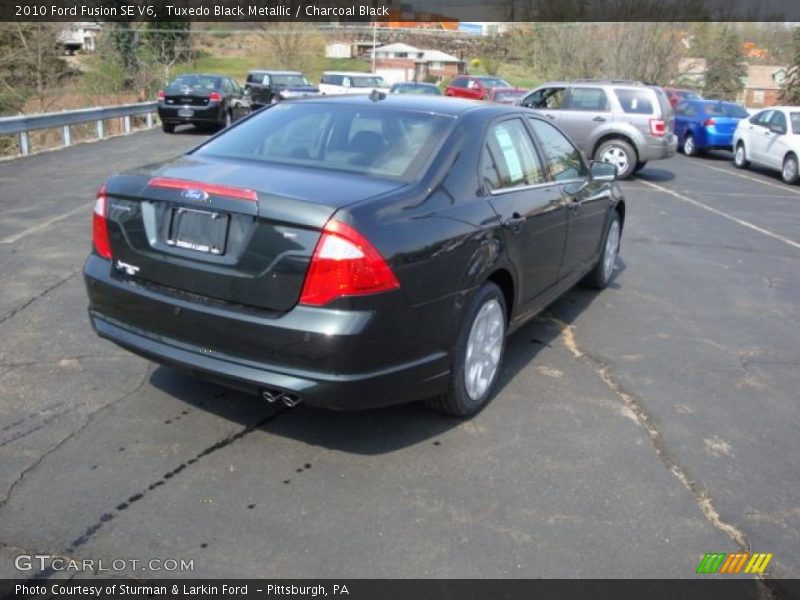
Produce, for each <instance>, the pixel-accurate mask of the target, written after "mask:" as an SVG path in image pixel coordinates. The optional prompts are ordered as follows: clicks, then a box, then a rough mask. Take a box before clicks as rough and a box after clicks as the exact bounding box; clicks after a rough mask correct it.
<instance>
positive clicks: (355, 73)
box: [322, 71, 381, 77]
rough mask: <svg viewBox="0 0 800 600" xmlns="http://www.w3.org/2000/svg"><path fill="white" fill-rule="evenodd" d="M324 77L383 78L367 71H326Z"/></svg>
mask: <svg viewBox="0 0 800 600" xmlns="http://www.w3.org/2000/svg"><path fill="white" fill-rule="evenodd" d="M322 74H323V75H347V76H348V77H357V76H359V75H361V76H364V77H381V75H380V74H379V73H369V72H367V71H324V72H323V73H322Z"/></svg>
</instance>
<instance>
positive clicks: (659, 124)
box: [650, 119, 667, 137]
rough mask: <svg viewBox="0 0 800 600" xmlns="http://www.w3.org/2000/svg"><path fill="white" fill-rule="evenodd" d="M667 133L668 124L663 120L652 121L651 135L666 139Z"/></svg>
mask: <svg viewBox="0 0 800 600" xmlns="http://www.w3.org/2000/svg"><path fill="white" fill-rule="evenodd" d="M665 133H667V122H666V121H664V120H663V119H650V135H654V136H656V137H664V134H665Z"/></svg>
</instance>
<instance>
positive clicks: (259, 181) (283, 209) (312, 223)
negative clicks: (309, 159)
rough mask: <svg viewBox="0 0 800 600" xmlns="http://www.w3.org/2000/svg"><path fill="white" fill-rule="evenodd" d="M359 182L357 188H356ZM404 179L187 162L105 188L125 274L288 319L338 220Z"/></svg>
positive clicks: (115, 250) (116, 253) (117, 258)
mask: <svg viewBox="0 0 800 600" xmlns="http://www.w3.org/2000/svg"><path fill="white" fill-rule="evenodd" d="M354 177H355V178H357V179H358V180H359V181H358V185H354V184H355V183H356V182H354ZM401 185H403V184H402V183H400V182H397V181H390V180H383V179H376V178H371V177H366V176H364V177H360V176H354V175H352V174H348V175H343V174H342V175H340V174H337V173H330V172H320V171H316V170H310V169H304V168H299V167H298V168H289V167H285V166H277V165H269V164H264V163H256V162H253V163H243V162H242V161H236V162H234V161H228V160H225V159H210V158H205V157H204V158H198V157H192V156H187V157H183V158H181V159H178V160H177V161H174V162H172V163H169V164H167V165H164V166H159V167H156V168H154V169H143V170H140V171H134V172H131V173H128V174H125V175H118V176H116V177H114V178H112V179H111V180H110V181H109V182H108V186H107V189H106V195H107V198H108V202H107V216H108V230H109V237H110V242H111V251H112V256H113V260H114V263H113V264H114V266H115V268H116V269H117V271H118V272H119V274H120V276H124V277H130V278H132V279H135V280H140V281H143V282H149V283H151V284H157V285H161V286H165V287H168V288H172V289H174V290H178V291H181V292H188V293H190V294H196V295H200V296H204V297H208V298H211V299H216V300H222V301H226V302H230V303H235V304H240V305H244V306H251V307H257V308H263V309H268V310H273V311H286V310H289V309H290V308H292V307H293V306H294V305H295V304H296V302H297V299H298V298H299V296H300V292H301V290H302V287H303V282H304V280H305V274H306V270H307V267H308V264H309V261H310V259H311V256H312V254H313V251H314V248H315V246H316V243H317V241H318V239H319V236H320V231H321V229H322V228H323V227H324V225H325V223H326V222H327V221H328V220H329V219H330V217H331V216H332V215H333V214H334V213H335V212H336V211H337V210H338V209H339V208H341V207H342V206H345V205H346V204H349V203H351V202H356V201H359V200H363V199H366V198H369V197H372V196H375V195H380V194H383V193H386V192H389V191H391V190H393V189H396V188H397V187H399V186H401Z"/></svg>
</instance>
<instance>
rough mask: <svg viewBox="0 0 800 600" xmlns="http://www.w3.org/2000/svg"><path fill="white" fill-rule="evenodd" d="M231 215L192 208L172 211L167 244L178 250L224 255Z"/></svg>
mask: <svg viewBox="0 0 800 600" xmlns="http://www.w3.org/2000/svg"><path fill="white" fill-rule="evenodd" d="M228 221H230V215H225V214H222V213H217V212H208V211H205V210H194V209H191V208H174V209H172V219H171V221H170V226H169V238H168V239H167V244H169V245H170V246H175V247H177V248H185V249H187V250H195V251H196V252H206V253H209V254H224V253H225V243H226V241H227V238H228Z"/></svg>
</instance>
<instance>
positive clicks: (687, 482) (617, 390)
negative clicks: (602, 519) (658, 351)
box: [549, 316, 750, 552]
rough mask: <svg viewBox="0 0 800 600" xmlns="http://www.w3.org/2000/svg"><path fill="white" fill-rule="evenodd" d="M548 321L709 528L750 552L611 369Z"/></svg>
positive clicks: (564, 327)
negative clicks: (623, 412) (615, 400)
mask: <svg viewBox="0 0 800 600" xmlns="http://www.w3.org/2000/svg"><path fill="white" fill-rule="evenodd" d="M549 319H550V321H551V322H552V323H554V324H556V325H557V326H558V328H559V329H560V330H561V333H562V338H563V341H564V345H565V346H566V348H567V350H569V352H570V353H571V354H572V355H573V356H574V357H575V358H576V359H579V360H583V361H585V362H586V363H588V364H589V365H590V366H591V368H592V370H593V371H594V372H595V373H596V374H597V375H598V377H600V379H601V380H602V382H603V383H604V384H605V385H606V387H608V389H609V390H610V391H611V393H613V394H614V396H615V397H617V398H618V399H619V400H620V401H622V403H623V404H624V406H625V408H626V411H627V412H626V414H627V415H628V416H631V417H632V418H633V420H634V421H635V422H636V423H637V424H638V425H639V426H640V427H641V428H642V429H644V431H645V432H646V433H647V437H648V438H649V440H650V444H651V445H652V447H653V449H654V450H655V452H656V454H657V455H658V457H659V459H660V460H661V462H662V463H663V464H664V466H665V467H666V468H667V470H668V471H669V472H670V473H671V474H672V475H673V476H674V477H675V478H676V479H677V480H678V481H679V482H680V483H681V484H682V485H683V486H684V487H685V488H686V489H687V490H688V491H689V493H690V494H692V496H693V497H694V500H695V503H696V504H697V506H698V508H699V509H700V512H701V513H702V514H703V516H704V517H705V518H706V520H707V521H708V522H709V523H710V524H711V526H712V527H714V528H715V529H717V530H718V531H721V532H722V533H724V534H725V535H726V536H727V537H728V538H730V540H731V541H732V542H734V543H735V544H736V545H737V546H738V547H739V548H740V549H741V550H743V551H747V552H749V551H750V542H749V541H748V540H747V537H746V536H745V534H744V533H743V532H742V531H741V530H739V529H738V528H737V527H736V526H734V525H732V524H730V523H727V522H725V521H723V519H722V517H721V516H720V514H719V511H718V510H717V509H716V507H715V506H714V504H713V502H712V500H711V498H710V497H709V496H708V494H707V493H706V492H705V491H703V490H702V489H701V487H700V486H699V485H698V484H697V483H696V482H695V481H693V480H692V479H691V478H690V477H689V474H688V473H687V471H686V469H684V468H683V467H682V466H681V465H680V464H679V463H678V462H677V460H676V459H675V458H674V457H673V456H672V455H671V454H670V453H669V452H668V451H667V448H666V446H665V443H664V439H663V436H662V435H661V433H660V432H659V430H658V428H657V427H656V425H655V424H654V422H653V419H652V418H651V417H650V415H648V413H647V411H646V410H645V408H644V407H643V406H642V404H641V402H640V401H639V400H638V399H637V398H635V397H634V396H633V395H632V394H631V393H629V392H627V391H626V390H625V389H624V387H623V386H622V384H621V383H620V382H619V380H618V379H617V378H616V377H615V376H614V375H613V374H612V372H611V365H609V364H608V363H607V362H606V361H605V360H603V359H601V358H599V357H597V356H593V355H592V354H590V353H588V352H586V351H585V350H583V349H581V348H580V346H579V345H578V343H577V341H576V339H575V331H574V328H573V326H572V325H569V324H567V323H565V322H564V321H561V320H560V319H557V318H556V317H553V316H550V318H549Z"/></svg>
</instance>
